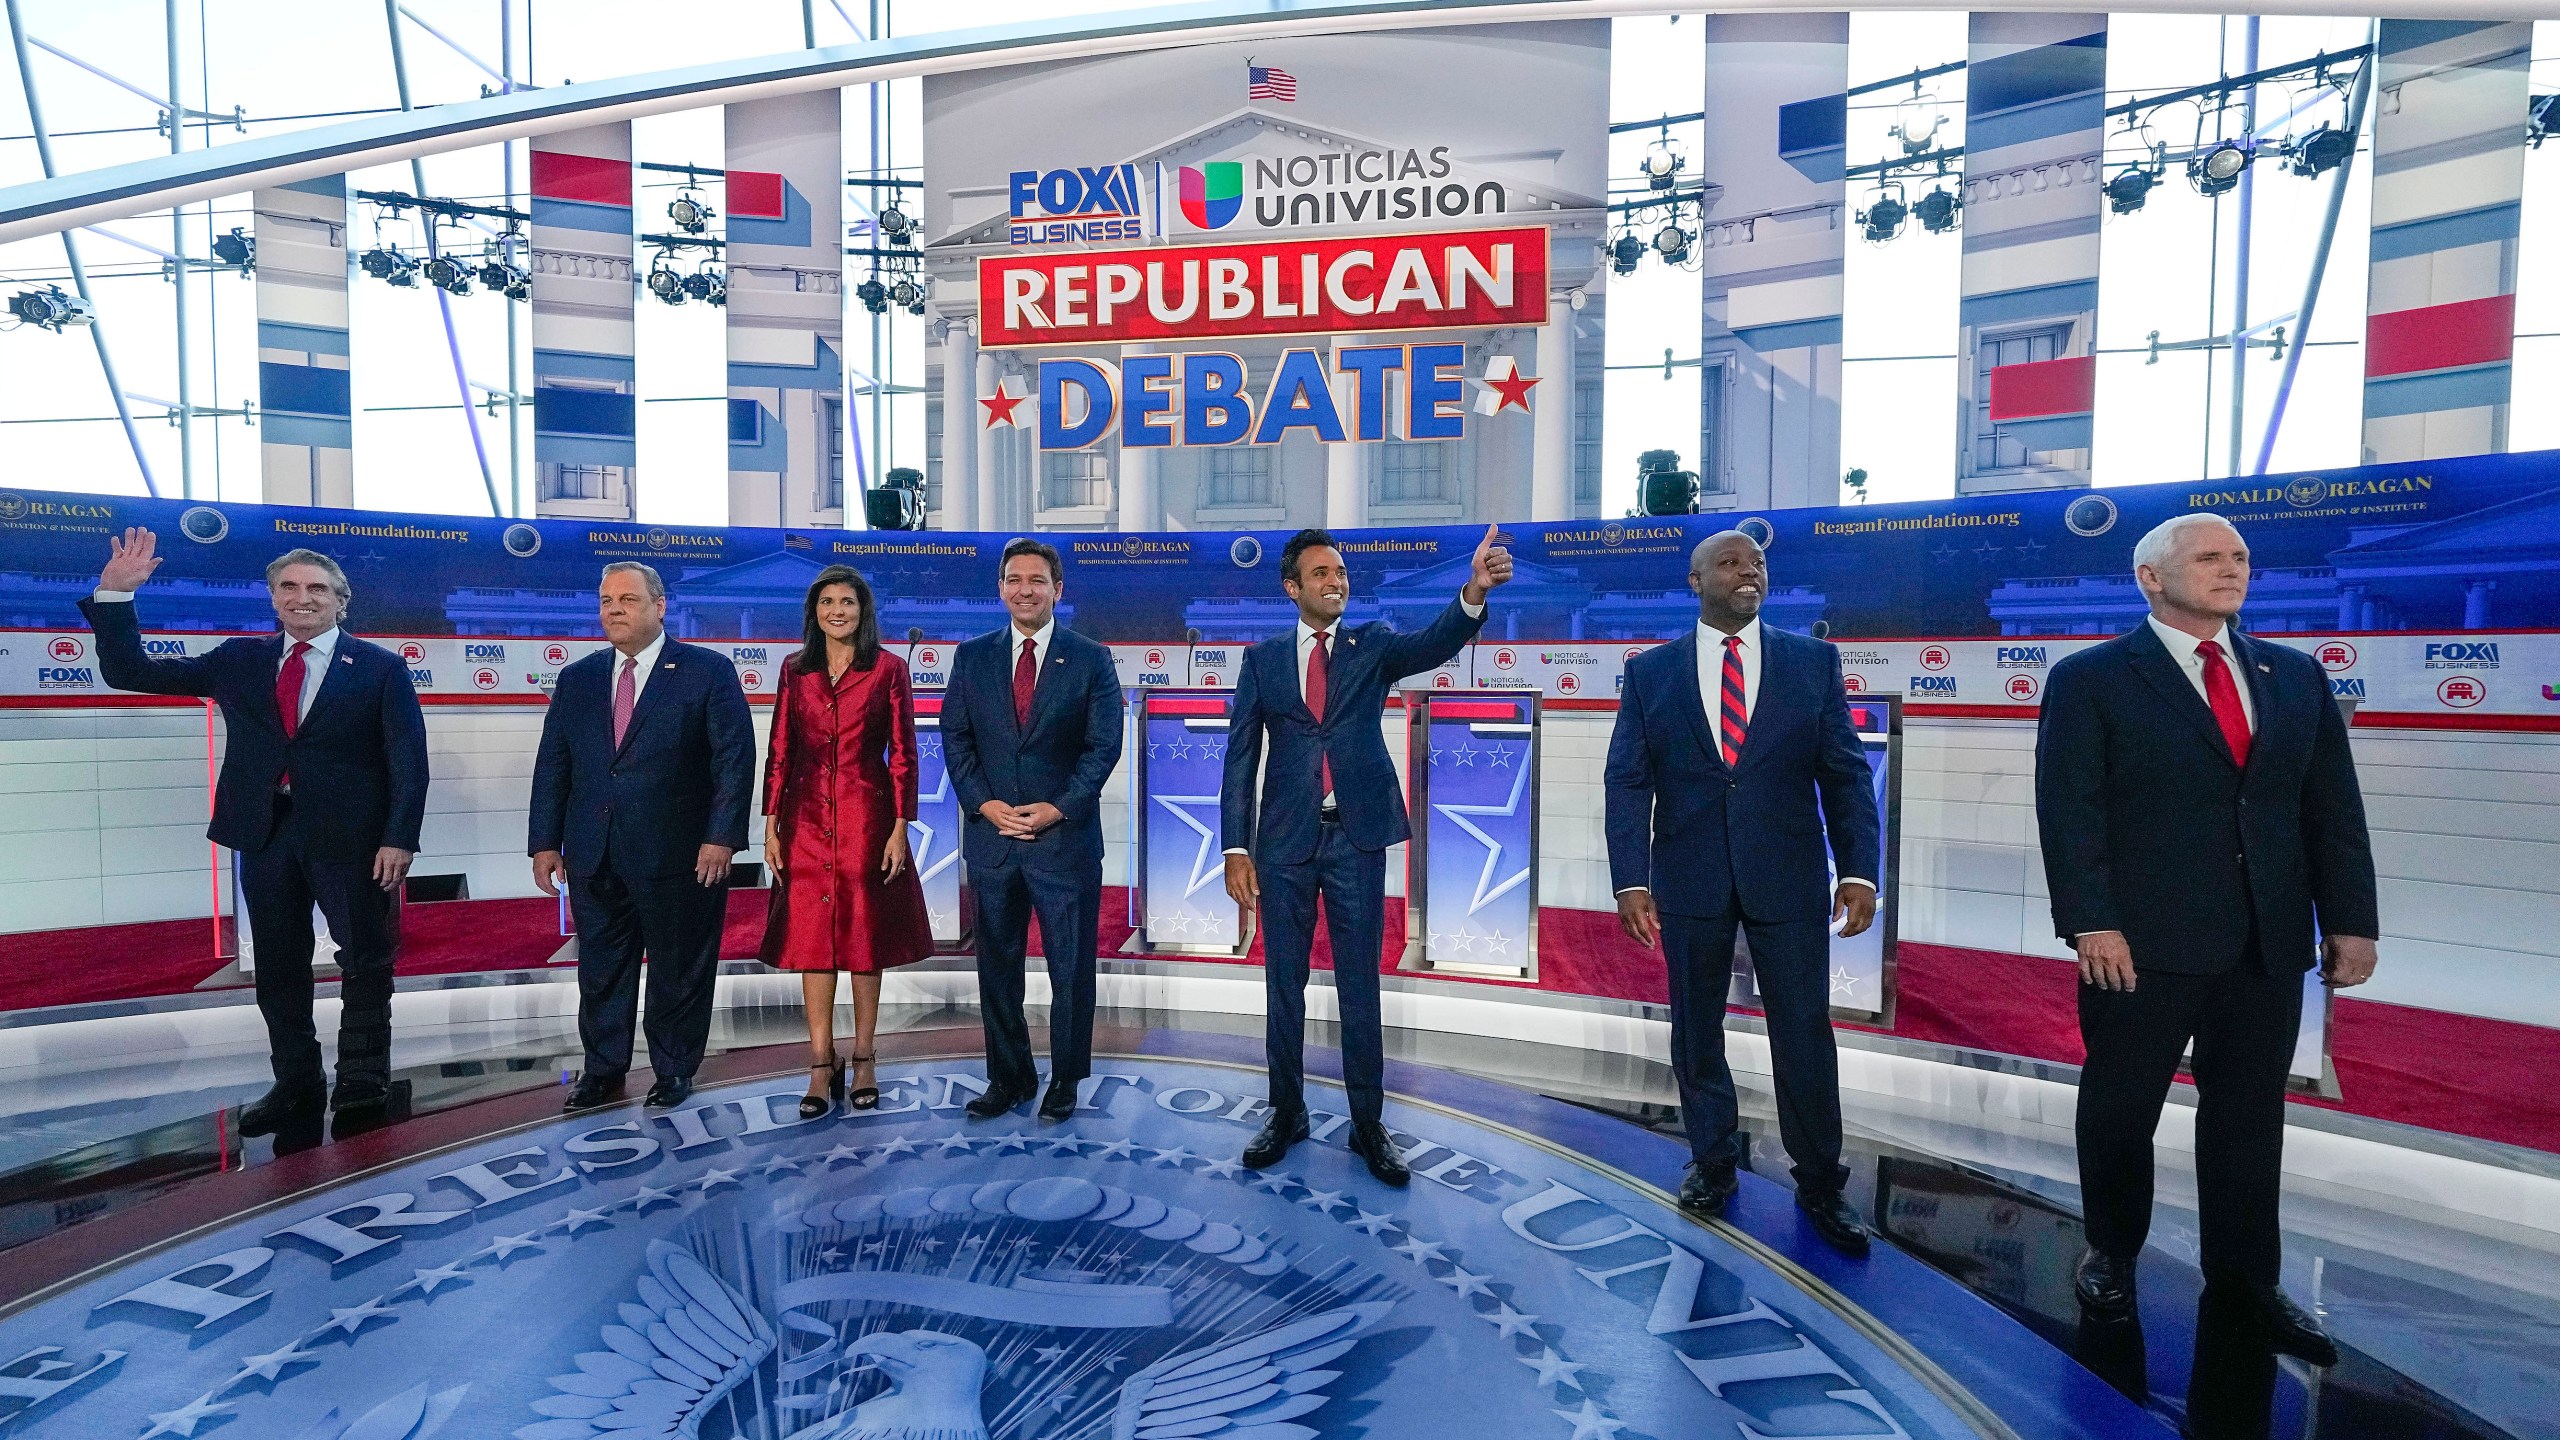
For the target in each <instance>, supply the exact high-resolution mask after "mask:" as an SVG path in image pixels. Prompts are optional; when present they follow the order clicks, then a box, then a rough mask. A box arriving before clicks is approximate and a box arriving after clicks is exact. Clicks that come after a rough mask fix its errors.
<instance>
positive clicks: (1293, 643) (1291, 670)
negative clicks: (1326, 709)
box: [1269, 625, 1341, 725]
mask: <svg viewBox="0 0 2560 1440" xmlns="http://www.w3.org/2000/svg"><path fill="white" fill-rule="evenodd" d="M1335 638H1336V639H1339V638H1341V637H1339V636H1336V637H1335ZM1269 644H1270V646H1271V658H1272V659H1273V660H1275V661H1277V662H1279V665H1280V675H1281V678H1282V679H1284V680H1286V681H1287V682H1288V685H1289V695H1290V698H1291V699H1294V700H1296V701H1297V702H1298V713H1299V714H1301V715H1303V716H1305V717H1306V718H1307V723H1308V724H1310V725H1319V724H1322V723H1323V717H1322V716H1319V715H1318V714H1316V710H1315V707H1314V706H1312V705H1310V704H1308V703H1307V667H1305V666H1303V665H1301V664H1299V663H1298V627H1297V626H1295V625H1291V626H1290V627H1289V633H1288V634H1286V635H1280V636H1275V637H1273V638H1272V639H1271V640H1270V642H1269ZM1324 686H1325V698H1326V700H1327V701H1328V702H1330V701H1331V699H1332V698H1333V660H1332V657H1330V656H1327V657H1326V659H1325V670H1324Z"/></svg>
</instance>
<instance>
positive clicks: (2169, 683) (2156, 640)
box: [2126, 620, 2264, 764]
mask: <svg viewBox="0 0 2560 1440" xmlns="http://www.w3.org/2000/svg"><path fill="white" fill-rule="evenodd" d="M2128 639H2129V641H2130V644H2129V645H2128V647H2127V654H2126V663H2127V664H2130V665H2131V666H2132V667H2133V673H2135V674H2137V675H2139V676H2141V677H2142V678H2143V681H2144V683H2146V684H2148V685H2149V686H2150V687H2151V688H2152V689H2153V690H2155V691H2157V692H2158V693H2159V696H2160V698H2161V700H2163V701H2164V702H2166V703H2167V705H2168V706H2169V708H2170V709H2172V710H2175V711H2177V712H2178V713H2179V714H2180V715H2183V716H2185V717H2186V719H2187V723H2189V724H2191V725H2193V726H2195V728H2196V733H2198V734H2200V735H2202V736H2203V737H2204V738H2205V739H2206V740H2207V741H2208V742H2210V743H2211V744H2212V746H2213V753H2215V754H2216V755H2219V756H2221V757H2222V759H2223V762H2224V763H2225V764H2229V763H2231V746H2230V744H2229V742H2227V741H2225V740H2224V739H2223V738H2222V725H2221V722H2219V721H2217V720H2215V719H2214V718H2213V707H2212V706H2210V705H2207V704H2205V703H2204V697H2203V696H2201V695H2199V694H2197V693H2196V687H2195V686H2194V685H2192V684H2190V683H2189V682H2188V680H2187V674H2186V671H2184V670H2182V669H2180V668H2179V666H2178V661H2177V659H2176V657H2174V656H2172V655H2171V654H2170V653H2169V647H2168V646H2167V645H2165V644H2163V643H2161V640H2160V637H2159V635H2157V634H2156V633H2154V632H2153V631H2152V629H2151V622H2150V621H2148V620H2138V621H2136V622H2134V629H2133V633H2132V635H2131V636H2129V637H2128ZM2260 713H2262V714H2263V713H2264V712H2260Z"/></svg>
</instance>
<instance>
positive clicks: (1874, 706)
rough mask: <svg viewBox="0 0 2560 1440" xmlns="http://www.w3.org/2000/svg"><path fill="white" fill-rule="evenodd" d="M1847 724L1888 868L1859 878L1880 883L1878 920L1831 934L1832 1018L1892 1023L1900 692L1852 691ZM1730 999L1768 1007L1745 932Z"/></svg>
mask: <svg viewBox="0 0 2560 1440" xmlns="http://www.w3.org/2000/svg"><path fill="white" fill-rule="evenodd" d="M1849 723H1850V724H1851V725H1853V726H1855V727H1856V728H1857V731H1858V743H1859V745H1860V747H1861V748H1863V749H1864V750H1865V751H1866V752H1867V783H1868V784H1869V785H1871V786H1873V787H1874V793H1875V797H1876V818H1877V820H1878V822H1879V825H1880V829H1881V832H1882V834H1883V836H1884V844H1883V846H1882V848H1881V849H1880V850H1879V851H1878V857H1877V865H1878V867H1879V868H1880V869H1881V870H1882V871H1883V872H1884V873H1883V874H1880V875H1869V876H1862V877H1860V878H1862V879H1869V880H1873V881H1875V882H1876V920H1875V923H1874V924H1873V925H1870V926H1868V927H1867V930H1866V933H1865V934H1863V935H1856V936H1852V937H1851V938H1849V939H1846V940H1843V939H1841V938H1840V937H1839V936H1838V935H1837V934H1834V935H1833V936H1832V937H1831V1018H1832V1019H1834V1020H1847V1021H1850V1022H1852V1023H1854V1024H1859V1025H1885V1026H1889V1025H1891V1024H1892V1023H1893V998H1894V976H1893V950H1894V933H1895V929H1896V927H1897V926H1898V925H1899V923H1900V921H1901V916H1902V904H1901V895H1900V890H1901V884H1902V877H1901V874H1900V870H1899V867H1898V866H1897V864H1896V861H1897V858H1898V857H1899V856H1900V855H1901V854H1902V697H1901V696H1899V695H1852V696H1850V697H1849ZM1831 865H1832V869H1831V884H1832V885H1833V886H1834V887H1836V886H1838V885H1839V883H1840V870H1839V862H1838V860H1837V859H1836V858H1834V859H1832V861H1831ZM1727 999H1728V1001H1729V1002H1730V1003H1731V1004H1735V1005H1740V1006H1742V1007H1744V1008H1746V1009H1751V1010H1758V1009H1761V1008H1763V1007H1762V1004H1761V1000H1760V982H1759V978H1758V977H1757V976H1756V975H1754V974H1753V973H1752V970H1751V940H1750V937H1748V936H1747V935H1743V934H1741V933H1739V932H1737V933H1736V934H1735V935H1734V937H1733V985H1732V989H1731V990H1730V991H1729V992H1728V994H1727Z"/></svg>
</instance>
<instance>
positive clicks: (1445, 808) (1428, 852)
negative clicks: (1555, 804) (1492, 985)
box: [1404, 690, 1538, 980]
mask: <svg viewBox="0 0 2560 1440" xmlns="http://www.w3.org/2000/svg"><path fill="white" fill-rule="evenodd" d="M1405 704H1406V706H1407V717H1408V718H1407V722H1406V726H1405V743H1406V747H1407V755H1408V763H1407V764H1406V766H1405V773H1406V774H1407V775H1408V776H1410V777H1412V779H1411V784H1412V790H1413V807H1412V808H1413V848H1412V850H1411V852H1410V854H1411V857H1412V858H1411V860H1410V861H1409V862H1408V864H1407V868H1406V872H1405V873H1406V887H1405V888H1406V894H1405V910H1404V913H1405V965H1406V966H1407V967H1409V968H1412V969H1416V970H1433V971H1446V972H1449V973H1452V974H1459V975H1492V976H1499V977H1501V978H1504V979H1516V980H1535V979H1537V978H1538V873H1537V872H1538V695H1537V693H1536V692H1535V691H1523V690H1410V691H1407V692H1405Z"/></svg>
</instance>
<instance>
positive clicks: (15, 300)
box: [9, 285, 98, 331]
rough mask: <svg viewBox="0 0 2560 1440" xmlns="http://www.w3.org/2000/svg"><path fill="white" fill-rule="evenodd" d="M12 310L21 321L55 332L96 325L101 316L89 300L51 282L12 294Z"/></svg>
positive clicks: (10, 311)
mask: <svg viewBox="0 0 2560 1440" xmlns="http://www.w3.org/2000/svg"><path fill="white" fill-rule="evenodd" d="M9 313H10V314H12V315H15V316H16V317H18V321H19V323H21V324H25V325H38V326H42V327H43V328H45V329H47V330H55V331H59V330H63V329H67V328H69V327H71V326H74V325H88V324H93V323H95V322H96V320H97V318H98V312H97V311H96V310H95V309H93V308H92V307H91V306H90V304H89V302H88V301H86V300H83V299H81V298H80V297H79V296H77V295H74V294H72V293H71V292H69V291H67V290H65V289H63V288H62V287H61V286H59V285H48V286H46V287H45V288H44V289H42V290H21V291H19V292H18V293H17V294H15V295H12V296H10V297H9Z"/></svg>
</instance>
